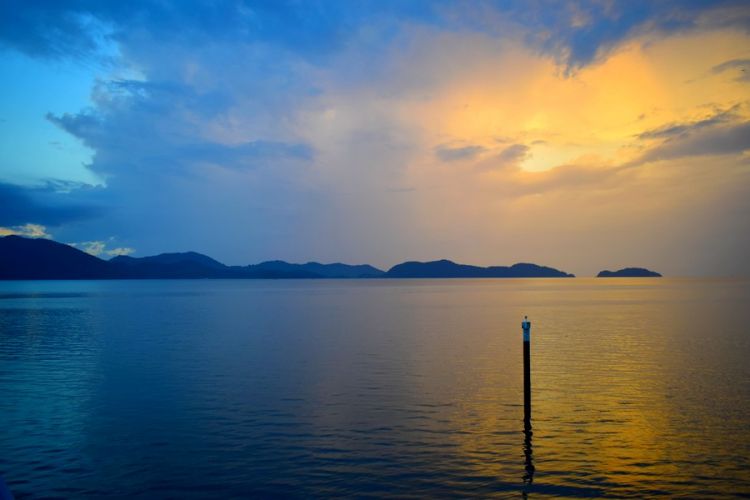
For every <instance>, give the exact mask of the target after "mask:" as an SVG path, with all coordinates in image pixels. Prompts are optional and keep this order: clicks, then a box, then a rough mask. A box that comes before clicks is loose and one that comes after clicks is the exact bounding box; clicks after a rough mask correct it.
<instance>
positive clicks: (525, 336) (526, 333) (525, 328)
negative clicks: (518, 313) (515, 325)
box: [521, 316, 531, 342]
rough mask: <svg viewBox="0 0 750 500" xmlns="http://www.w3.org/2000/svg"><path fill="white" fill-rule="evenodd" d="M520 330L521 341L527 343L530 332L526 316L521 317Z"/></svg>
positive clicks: (529, 324)
mask: <svg viewBox="0 0 750 500" xmlns="http://www.w3.org/2000/svg"><path fill="white" fill-rule="evenodd" d="M521 328H522V329H523V340H524V342H528V341H529V333H530V332H531V321H529V317H528V316H524V317H523V321H522V322H521Z"/></svg>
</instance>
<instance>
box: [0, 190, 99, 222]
mask: <svg viewBox="0 0 750 500" xmlns="http://www.w3.org/2000/svg"><path fill="white" fill-rule="evenodd" d="M60 188H67V189H70V186H69V185H65V186H63V185H61V184H59V183H55V182H50V183H48V184H47V185H45V186H42V187H26V186H19V185H16V184H8V183H3V182H0V207H2V209H0V226H18V225H22V224H28V223H33V224H43V225H45V226H57V225H60V224H65V223H68V222H73V221H78V220H83V219H88V218H91V217H95V216H97V215H99V214H100V213H101V209H100V208H99V207H97V206H94V205H84V204H78V203H75V202H71V201H70V200H69V199H68V198H69V195H68V194H66V193H64V192H61V191H60Z"/></svg>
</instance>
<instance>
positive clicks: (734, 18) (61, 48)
mask: <svg viewBox="0 0 750 500" xmlns="http://www.w3.org/2000/svg"><path fill="white" fill-rule="evenodd" d="M0 6H1V7H0V43H3V44H5V45H6V46H9V47H13V48H15V49H17V50H20V51H22V52H24V53H26V54H29V55H31V56H36V57H70V56H72V57H81V56H85V55H91V54H93V53H95V52H96V51H97V50H98V49H99V48H100V46H101V44H102V42H103V41H104V40H106V39H107V38H108V37H111V39H112V40H115V41H117V42H120V43H123V42H126V41H127V40H128V39H129V38H130V37H131V36H133V34H134V33H141V32H147V33H150V35H151V36H153V37H156V38H158V39H160V40H164V41H168V42H169V41H179V42H183V43H191V44H202V43H209V42H215V41H217V40H219V41H221V40H224V41H226V40H231V41H239V42H246V43H254V42H262V43H264V44H272V45H275V46H278V47H283V48H284V49H286V50H289V51H292V52H295V53H298V54H304V55H306V56H308V57H313V58H315V57H318V56H320V55H324V54H326V53H329V52H330V51H331V50H333V49H335V48H338V47H341V46H342V45H344V44H345V42H346V40H347V39H349V38H350V37H351V36H352V34H353V33H355V32H356V31H357V30H358V29H360V28H361V27H363V26H368V25H369V26H372V25H374V24H377V23H383V24H384V25H386V28H385V29H383V30H382V31H381V33H380V35H379V39H378V40H376V41H375V42H374V45H373V48H375V49H377V47H378V46H383V45H386V44H387V43H389V41H390V40H391V39H392V38H393V35H394V30H397V29H398V23H399V22H408V23H418V24H424V25H430V26H435V27H437V28H439V29H449V30H470V31H477V30H478V31H484V32H486V33H488V34H490V35H493V36H501V35H503V34H504V33H505V28H504V26H502V25H497V24H495V23H493V22H492V21H491V19H492V18H493V16H488V15H487V11H488V10H489V11H491V12H495V13H496V14H498V15H499V16H501V17H504V18H507V19H509V20H511V21H512V22H514V23H517V24H519V25H521V26H523V27H524V28H525V29H526V30H527V35H526V38H527V41H528V42H529V43H530V44H532V45H534V46H536V47H538V48H539V49H540V50H542V51H544V52H547V53H550V54H553V55H555V56H556V57H557V58H558V59H559V60H560V62H561V63H563V64H564V65H566V66H567V67H568V68H569V69H574V68H577V67H580V66H584V65H586V64H589V63H591V62H592V61H595V60H596V59H597V58H598V57H599V56H601V55H602V54H605V53H607V52H608V51H609V50H611V49H612V48H614V47H615V46H617V45H618V44H619V43H621V42H622V41H623V40H626V39H628V38H630V37H632V36H634V35H638V34H643V33H647V32H660V33H665V34H669V33H673V32H679V31H684V30H690V29H696V28H703V27H706V25H713V26H714V27H735V28H739V29H744V30H747V29H749V27H750V9H748V8H747V3H746V2H743V1H741V0H739V1H738V0H723V1H708V0H683V1H677V0H662V1H658V2H654V1H650V0H630V1H628V2H601V1H595V0H588V1H578V2H570V1H559V0H545V1H521V0H516V1H489V2H484V3H482V4H465V3H457V2H449V1H444V0H435V1H421V0H419V1H410V2H401V1H395V0H393V1H380V2H368V1H365V2H350V1H331V0H328V1H322V0H321V1H314V0H310V1H306V2H294V1H283V0H276V1H270V2H269V1H252V0H246V1H235V0H218V1H212V2H208V1H180V2H156V1H145V0H133V1H130V2H102V1H96V0H77V1H69V2H59V1H54V0H49V1H43V0H2V2H0ZM472 6H473V7H476V8H471V7H472ZM705 13H711V15H709V16H703V14H705Z"/></svg>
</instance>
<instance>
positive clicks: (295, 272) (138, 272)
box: [0, 236, 573, 280]
mask: <svg viewBox="0 0 750 500" xmlns="http://www.w3.org/2000/svg"><path fill="white" fill-rule="evenodd" d="M571 276H573V275H572V274H568V273H565V272H563V271H559V270H557V269H553V268H551V267H545V266H538V265H536V264H526V263H520V264H514V265H512V266H510V267H506V266H492V267H479V266H470V265H466V264H457V263H455V262H452V261H450V260H439V261H434V262H404V263H403V264H398V265H396V266H393V267H392V268H391V269H389V270H388V272H385V271H382V270H380V269H378V268H376V267H374V266H371V265H368V264H360V265H350V264H342V263H340V262H337V263H333V264H321V263H319V262H307V263H305V264H293V263H289V262H285V261H282V260H272V261H266V262H261V263H260V264H253V265H248V266H227V265H224V264H222V263H221V262H219V261H217V260H215V259H212V258H211V257H208V256H207V255H203V254H200V253H196V252H181V253H163V254H159V255H154V256H150V257H129V256H118V257H114V258H112V259H110V260H108V261H107V260H103V259H100V258H98V257H94V256H93V255H89V254H87V253H85V252H83V251H81V250H78V249H77V248H73V247H72V246H70V245H65V244H63V243H58V242H55V241H52V240H48V239H42V238H37V239H32V238H24V237H21V236H5V237H2V238H0V279H6V280H9V279H18V280H22V279H197V278H223V279H331V278H337V279H365V278H542V277H545V278H548V277H571Z"/></svg>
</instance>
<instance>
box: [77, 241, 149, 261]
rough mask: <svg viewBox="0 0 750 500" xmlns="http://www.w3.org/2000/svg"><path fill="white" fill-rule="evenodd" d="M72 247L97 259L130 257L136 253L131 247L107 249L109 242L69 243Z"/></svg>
mask: <svg viewBox="0 0 750 500" xmlns="http://www.w3.org/2000/svg"><path fill="white" fill-rule="evenodd" d="M68 244H69V245H70V246H72V247H76V248H79V249H81V250H83V251H84V252H86V253H87V254H90V255H93V256H95V257H99V256H102V255H108V256H110V257H115V256H117V255H130V254H131V253H133V252H135V249H134V248H130V247H116V248H111V249H108V248H107V242H106V241H101V240H95V241H80V242H77V243H68Z"/></svg>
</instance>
